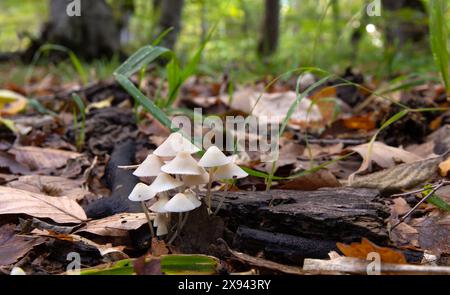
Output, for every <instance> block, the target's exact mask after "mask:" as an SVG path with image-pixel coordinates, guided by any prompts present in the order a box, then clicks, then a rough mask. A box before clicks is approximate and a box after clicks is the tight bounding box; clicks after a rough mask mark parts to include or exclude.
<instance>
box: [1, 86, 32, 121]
mask: <svg viewBox="0 0 450 295" xmlns="http://www.w3.org/2000/svg"><path fill="white" fill-rule="evenodd" d="M27 102H28V101H27V98H26V97H24V96H23V95H21V94H19V93H16V92H14V91H11V90H4V89H0V115H15V114H17V113H19V112H20V111H22V110H23V109H24V108H25V107H26V106H27Z"/></svg>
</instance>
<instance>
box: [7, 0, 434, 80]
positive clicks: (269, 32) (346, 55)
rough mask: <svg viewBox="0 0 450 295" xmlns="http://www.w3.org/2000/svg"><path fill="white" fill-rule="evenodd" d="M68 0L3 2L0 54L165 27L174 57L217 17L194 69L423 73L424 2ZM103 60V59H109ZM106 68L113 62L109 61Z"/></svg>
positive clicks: (106, 49)
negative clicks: (373, 7) (72, 7)
mask: <svg viewBox="0 0 450 295" xmlns="http://www.w3.org/2000/svg"><path fill="white" fill-rule="evenodd" d="M68 2H71V1H69V0H22V1H20V2H17V1H14V0H2V1H1V2H0V10H1V12H0V27H1V28H2V29H1V31H0V52H11V51H19V52H26V53H27V54H26V55H25V56H26V57H28V60H30V57H31V56H32V55H33V53H34V52H35V51H36V50H37V49H38V48H39V46H41V45H42V44H45V43H56V44H60V45H63V46H66V47H68V48H70V49H72V50H73V51H74V52H75V54H76V55H77V56H79V57H80V58H83V59H86V60H92V59H96V58H102V57H106V58H108V59H109V60H112V61H114V60H115V59H114V58H113V57H122V58H123V57H124V56H126V55H129V54H130V53H132V52H133V51H134V50H136V49H137V48H139V47H141V46H143V45H145V44H150V43H151V42H152V41H153V40H154V38H155V36H157V35H158V34H160V33H161V32H163V31H164V30H166V29H167V28H169V27H172V28H173V30H172V31H171V32H170V33H169V34H168V35H167V36H166V37H165V38H164V39H163V40H162V44H161V45H162V46H166V47H169V48H174V49H175V50H176V51H177V54H178V55H179V56H180V60H181V62H183V60H185V59H186V58H187V57H188V56H191V55H192V53H193V52H194V51H195V50H196V49H197V48H198V47H199V46H200V44H201V42H202V41H203V40H204V39H205V36H206V34H207V32H208V30H209V29H210V28H212V27H213V26H214V25H217V29H216V31H215V32H214V35H213V38H212V40H211V41H210V42H209V43H208V44H207V47H206V49H205V51H204V56H203V63H202V65H201V70H202V71H203V72H205V73H215V72H220V71H223V69H224V68H225V67H227V68H229V69H231V70H232V71H236V72H238V73H239V74H240V75H241V77H242V78H245V77H246V76H248V77H249V76H251V75H255V74H257V75H261V74H277V73H281V72H285V71H286V70H289V69H292V68H295V67H300V66H318V67H322V68H326V69H328V70H330V71H336V70H343V69H344V68H346V67H347V66H349V65H352V66H354V67H359V68H361V69H362V70H367V71H371V72H373V73H380V74H386V73H388V74H391V73H404V72H411V71H412V72H417V71H428V70H430V68H432V67H433V63H432V58H431V54H430V51H429V44H428V40H427V39H428V32H427V21H428V18H427V12H426V10H427V9H426V8H427V4H428V0H382V1H378V2H381V4H382V7H381V10H380V11H381V16H368V15H367V13H366V5H368V4H370V3H374V2H376V1H373V0H360V1H359V0H358V1H355V0H264V1H261V0H226V1H223V0H191V1H183V0H151V1H148V0H81V6H82V16H80V17H68V16H67V15H66V13H65V6H66V5H67V3H68ZM111 58H112V59H111ZM111 68H113V67H112V66H111Z"/></svg>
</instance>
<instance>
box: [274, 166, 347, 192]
mask: <svg viewBox="0 0 450 295" xmlns="http://www.w3.org/2000/svg"><path fill="white" fill-rule="evenodd" d="M340 186H341V184H340V183H339V181H338V180H337V179H336V177H335V176H334V175H333V174H331V172H330V171H328V170H324V169H322V170H319V171H317V172H316V173H312V174H308V175H305V176H301V177H297V178H295V179H292V180H290V181H288V182H285V183H283V184H281V185H280V186H279V188H280V189H290V190H307V191H312V190H316V189H318V188H321V187H340Z"/></svg>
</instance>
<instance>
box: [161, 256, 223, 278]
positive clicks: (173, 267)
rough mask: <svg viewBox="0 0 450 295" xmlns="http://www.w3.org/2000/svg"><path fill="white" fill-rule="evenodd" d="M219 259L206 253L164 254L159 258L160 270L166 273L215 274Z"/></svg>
mask: <svg viewBox="0 0 450 295" xmlns="http://www.w3.org/2000/svg"><path fill="white" fill-rule="evenodd" d="M218 266H219V261H218V260H217V259H216V258H214V257H211V256H206V255H166V256H163V257H162V258H161V271H162V272H163V273H165V274H167V275H187V274H189V275H193V274H197V275H199V274H203V275H213V274H217V267H218Z"/></svg>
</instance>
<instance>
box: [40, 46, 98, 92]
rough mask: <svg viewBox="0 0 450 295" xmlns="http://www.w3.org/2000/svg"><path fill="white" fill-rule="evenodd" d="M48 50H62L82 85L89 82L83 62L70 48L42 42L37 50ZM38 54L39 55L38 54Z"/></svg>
mask: <svg viewBox="0 0 450 295" xmlns="http://www.w3.org/2000/svg"><path fill="white" fill-rule="evenodd" d="M50 50H55V51H60V52H64V53H66V54H67V55H68V56H69V59H70V62H71V63H72V66H73V67H74V68H75V71H76V72H77V74H78V76H79V77H80V79H81V82H82V83H83V85H86V84H88V83H89V76H88V74H87V72H86V70H85V68H84V67H83V64H82V63H81V61H80V59H79V58H78V57H77V55H76V54H75V53H74V52H73V51H72V50H70V49H69V48H67V47H64V46H61V45H57V44H44V45H42V46H41V47H40V48H39V52H48V51H50ZM38 56H39V55H38Z"/></svg>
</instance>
